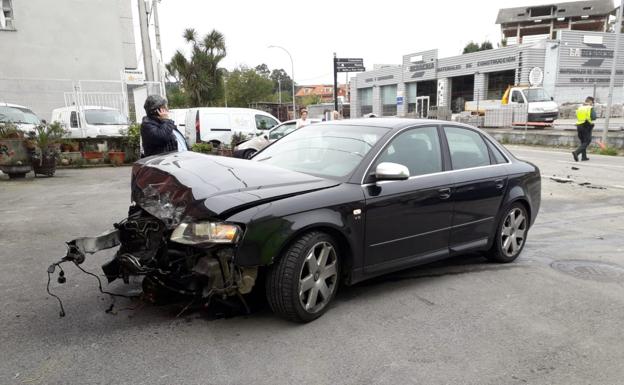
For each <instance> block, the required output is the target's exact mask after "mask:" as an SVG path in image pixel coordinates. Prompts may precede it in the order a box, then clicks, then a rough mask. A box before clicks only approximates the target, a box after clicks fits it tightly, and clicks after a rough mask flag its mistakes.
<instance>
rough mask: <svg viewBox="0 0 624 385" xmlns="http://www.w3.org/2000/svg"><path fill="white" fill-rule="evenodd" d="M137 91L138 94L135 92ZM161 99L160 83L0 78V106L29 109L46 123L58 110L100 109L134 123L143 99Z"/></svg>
mask: <svg viewBox="0 0 624 385" xmlns="http://www.w3.org/2000/svg"><path fill="white" fill-rule="evenodd" d="M136 91H140V92H138V93H137V92H136ZM151 94H159V95H161V96H165V90H164V87H163V85H162V83H159V82H144V83H141V84H128V83H126V82H125V81H123V80H70V79H26V78H0V103H12V104H18V105H22V106H25V107H28V108H30V109H31V110H33V112H35V114H37V116H39V117H40V118H41V119H46V120H49V119H50V118H51V115H52V110H54V109H56V108H60V107H70V106H76V107H77V109H79V110H80V109H82V108H83V107H85V106H101V107H110V108H115V109H118V110H119V111H121V113H122V114H124V115H125V116H127V117H128V118H129V119H130V120H135V119H136V117H137V114H136V111H137V110H136V105H140V108H141V112H142V107H143V103H144V101H145V99H144V98H145V97H146V95H151Z"/></svg>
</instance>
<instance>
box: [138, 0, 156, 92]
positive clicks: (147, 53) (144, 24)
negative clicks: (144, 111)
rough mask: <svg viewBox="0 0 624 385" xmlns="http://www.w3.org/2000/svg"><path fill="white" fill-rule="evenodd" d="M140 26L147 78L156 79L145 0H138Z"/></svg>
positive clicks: (149, 79) (150, 80) (148, 79)
mask: <svg viewBox="0 0 624 385" xmlns="http://www.w3.org/2000/svg"><path fill="white" fill-rule="evenodd" d="M138 4H139V26H140V27H141V47H142V48H143V64H144V65H145V80H147V81H148V82H152V81H154V64H153V63H152V45H151V44H150V38H149V25H148V19H147V9H146V8H145V0H138Z"/></svg>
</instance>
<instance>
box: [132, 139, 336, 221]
mask: <svg viewBox="0 0 624 385" xmlns="http://www.w3.org/2000/svg"><path fill="white" fill-rule="evenodd" d="M337 184H338V182H336V181H333V180H328V179H322V178H318V177H315V176H312V175H308V174H303V173H297V172H293V171H289V170H286V169H283V168H279V167H273V166H269V165H265V164H262V163H256V162H249V161H246V160H242V159H235V158H226V157H219V156H212V155H205V154H199V153H195V152H190V151H189V152H182V153H170V154H167V155H162V156H159V157H151V158H145V159H142V160H141V161H139V162H137V163H136V164H135V165H134V169H133V173H132V199H133V201H135V202H138V201H140V200H141V195H142V192H143V191H144V190H145V189H146V188H147V187H148V186H152V189H153V190H156V192H157V193H158V194H161V195H162V194H169V195H170V199H171V201H172V203H173V204H174V205H176V206H180V207H184V208H185V209H184V214H183V217H193V218H210V217H213V218H220V217H222V216H224V215H225V216H227V215H228V213H229V214H231V213H233V212H234V211H235V210H237V209H244V208H246V207H250V206H255V205H258V204H262V203H265V202H270V201H272V200H275V199H281V198H283V197H288V196H293V195H298V194H302V193H305V192H307V191H314V190H320V189H324V188H328V187H331V186H335V185H337Z"/></svg>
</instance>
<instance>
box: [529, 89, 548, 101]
mask: <svg viewBox="0 0 624 385" xmlns="http://www.w3.org/2000/svg"><path fill="white" fill-rule="evenodd" d="M524 94H525V95H526V98H527V102H529V103H531V102H550V101H551V99H550V96H548V94H547V93H546V91H544V89H543V88H529V89H527V90H524Z"/></svg>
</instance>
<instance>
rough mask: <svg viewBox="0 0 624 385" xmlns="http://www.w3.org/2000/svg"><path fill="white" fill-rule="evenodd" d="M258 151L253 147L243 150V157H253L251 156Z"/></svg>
mask: <svg viewBox="0 0 624 385" xmlns="http://www.w3.org/2000/svg"><path fill="white" fill-rule="evenodd" d="M256 152H258V151H256V150H253V149H249V150H245V152H243V159H251V157H252V156H254V155H255V154H256Z"/></svg>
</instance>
